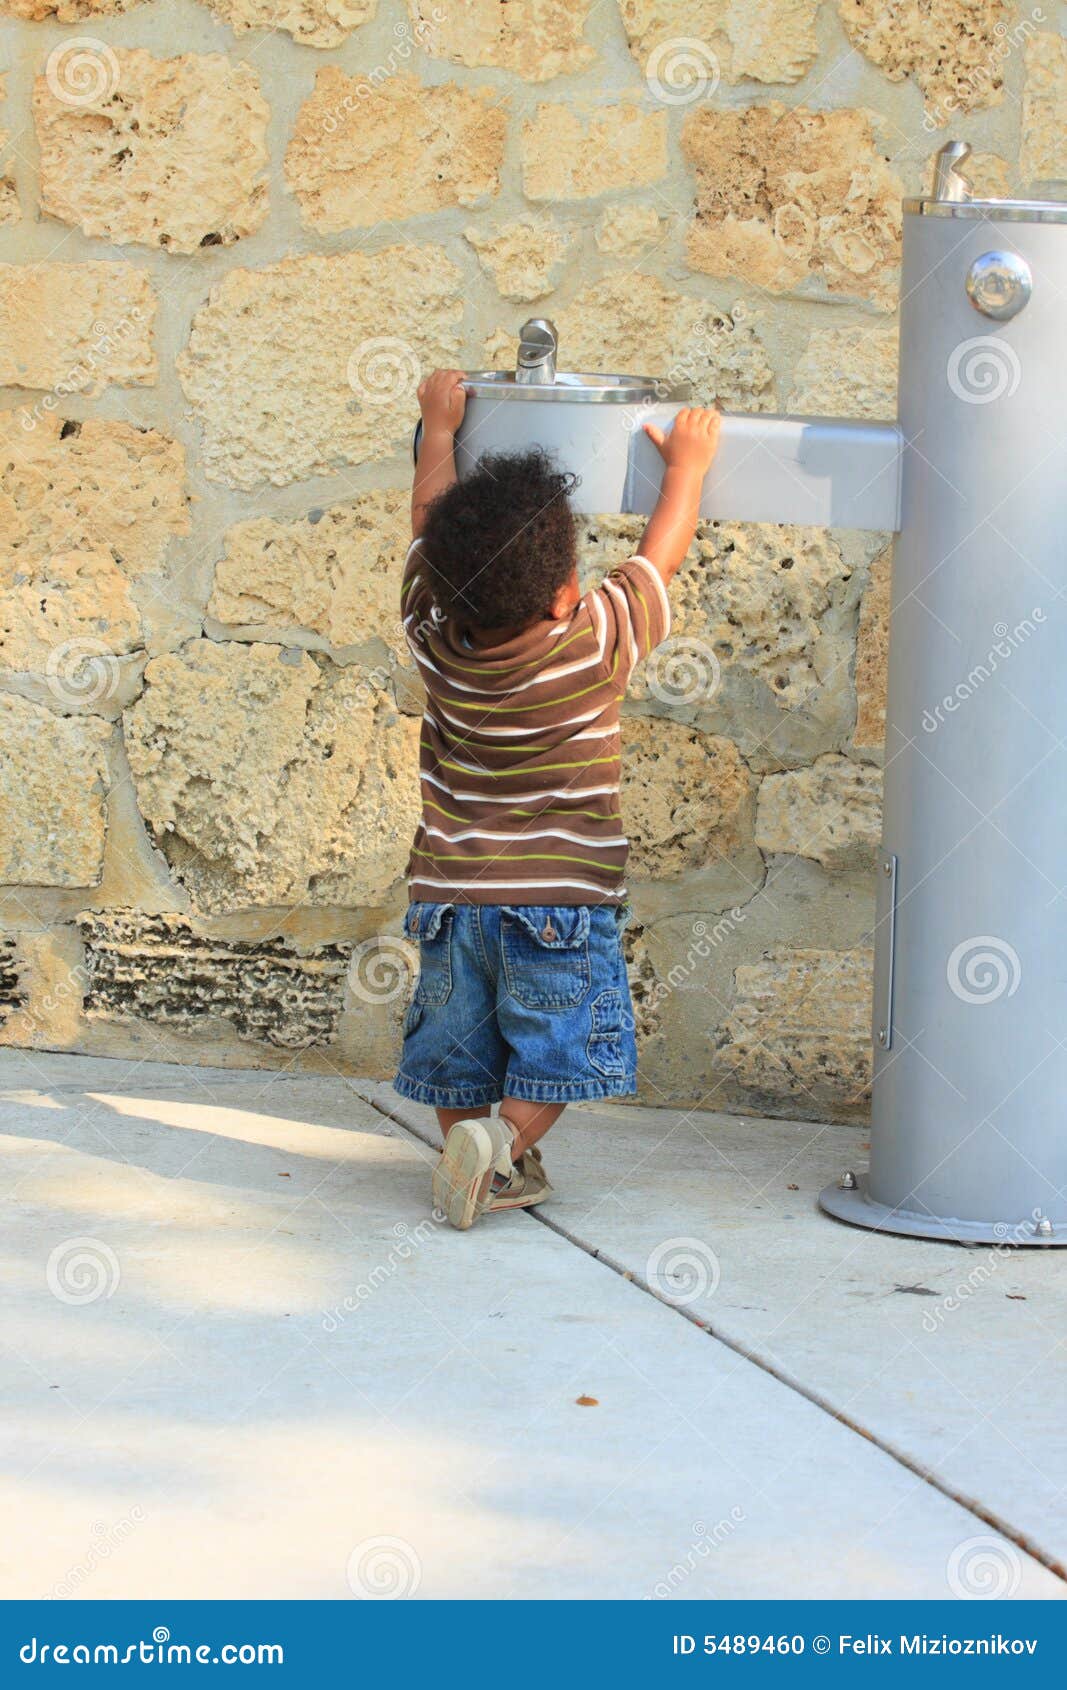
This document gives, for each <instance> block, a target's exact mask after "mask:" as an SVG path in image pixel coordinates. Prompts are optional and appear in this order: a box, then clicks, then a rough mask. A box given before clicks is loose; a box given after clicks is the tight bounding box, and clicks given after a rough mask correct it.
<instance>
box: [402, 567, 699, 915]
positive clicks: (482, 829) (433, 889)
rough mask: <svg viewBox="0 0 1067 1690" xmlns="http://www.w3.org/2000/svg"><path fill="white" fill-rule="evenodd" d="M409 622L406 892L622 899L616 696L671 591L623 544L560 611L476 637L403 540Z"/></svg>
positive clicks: (661, 634)
mask: <svg viewBox="0 0 1067 1690" xmlns="http://www.w3.org/2000/svg"><path fill="white" fill-rule="evenodd" d="M402 605H403V616H404V632H405V634H406V636H407V641H408V645H409V647H410V649H411V652H412V655H413V657H414V659H415V661H416V663H417V664H418V667H419V672H420V674H421V675H422V679H423V682H424V683H425V687H426V710H425V715H424V716H423V723H422V739H421V750H420V772H421V785H422V821H421V823H420V825H419V828H418V831H417V833H416V835H415V841H414V844H413V846H412V851H411V858H410V861H409V863H408V877H409V892H410V896H411V898H412V899H413V900H426V901H428V902H440V901H442V900H444V899H448V900H449V901H450V902H453V903H461V904H507V903H514V904H601V903H618V902H619V901H620V900H621V899H622V898H623V897H624V896H625V893H626V887H625V886H624V884H623V876H624V872H625V868H626V855H627V840H626V837H625V835H624V834H623V831H622V823H621V820H620V815H619V772H620V769H619V753H620V745H619V705H620V704H621V702H622V698H623V695H624V693H625V691H626V685H627V682H628V681H629V679H630V675H631V673H632V672H633V668H634V665H635V664H636V663H637V662H639V661H640V659H641V658H644V657H647V656H648V655H649V653H650V652H651V651H652V649H653V648H654V647H655V646H657V645H658V644H659V642H660V641H661V640H663V639H665V638H666V636H667V633H668V631H669V629H670V606H669V604H668V602H667V591H666V588H665V587H664V585H663V582H662V580H661V579H660V576H659V575H658V573H657V571H656V570H655V569H654V568H653V567H652V565H651V564H650V563H649V562H648V560H647V558H643V557H632V558H630V559H629V561H628V562H627V563H624V564H622V565H621V566H620V567H619V568H618V569H615V570H613V571H612V573H611V574H610V575H609V576H607V578H606V579H605V580H604V581H603V582H602V583H601V584H600V586H599V587H596V588H594V589H593V590H592V591H591V592H588V593H586V594H585V597H584V598H582V599H581V600H580V601H579V603H578V604H577V605H576V606H575V608H574V610H573V611H572V612H571V613H570V615H569V616H568V617H566V618H565V619H564V620H563V621H561V622H550V621H545V622H537V623H534V624H533V625H532V626H531V627H529V628H525V629H524V630H523V631H522V633H520V634H516V635H515V636H514V637H513V638H511V639H508V640H505V641H503V642H502V643H501V644H500V645H493V646H487V647H483V646H475V645H472V644H471V643H470V642H469V641H468V640H467V639H466V638H465V636H464V633H463V630H462V628H461V626H460V625H459V624H458V623H457V621H456V619H455V618H453V617H451V616H444V615H442V613H441V612H440V610H439V609H438V607H437V605H436V604H435V603H434V600H433V593H432V589H431V586H430V582H429V579H428V576H427V572H426V570H425V567H424V566H422V565H421V561H420V555H419V543H418V541H416V542H415V543H414V545H413V546H412V548H411V550H410V552H409V553H408V560H407V566H406V568H405V570H404V584H403V592H402Z"/></svg>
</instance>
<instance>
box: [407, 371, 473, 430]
mask: <svg viewBox="0 0 1067 1690" xmlns="http://www.w3.org/2000/svg"><path fill="white" fill-rule="evenodd" d="M466 408H467V391H466V388H465V387H464V386H463V371H462V370H435V371H434V372H433V375H432V376H427V377H426V380H425V381H420V383H419V409H420V411H421V412H422V426H423V430H424V432H425V433H427V434H433V433H438V434H455V432H456V430H457V428H458V427H459V425H460V423H461V422H462V421H463V413H464V411H465V410H466Z"/></svg>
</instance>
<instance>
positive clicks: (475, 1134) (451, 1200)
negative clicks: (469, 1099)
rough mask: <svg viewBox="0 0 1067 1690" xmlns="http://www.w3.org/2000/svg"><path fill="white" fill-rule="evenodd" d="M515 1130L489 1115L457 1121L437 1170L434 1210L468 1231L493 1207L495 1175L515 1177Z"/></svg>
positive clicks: (446, 1141)
mask: <svg viewBox="0 0 1067 1690" xmlns="http://www.w3.org/2000/svg"><path fill="white" fill-rule="evenodd" d="M512 1142H513V1141H512V1133H511V1128H510V1127H509V1126H508V1124H507V1122H506V1121H501V1120H498V1119H497V1118H496V1117H495V1116H491V1115H486V1116H485V1117H483V1118H477V1119H473V1120H470V1121H457V1122H456V1124H455V1126H454V1127H452V1128H451V1130H450V1131H449V1134H448V1137H447V1138H446V1139H445V1147H444V1149H443V1150H442V1152H441V1158H440V1161H439V1162H438V1164H437V1166H436V1168H435V1169H434V1171H433V1202H434V1208H435V1209H440V1210H441V1212H442V1213H443V1214H444V1216H445V1217H446V1219H447V1220H448V1222H449V1224H450V1225H451V1226H454V1227H458V1229H459V1230H460V1232H465V1231H466V1230H467V1228H468V1227H469V1226H473V1224H474V1222H475V1221H476V1220H477V1219H478V1216H479V1215H481V1214H484V1213H485V1211H486V1209H488V1208H489V1206H490V1202H491V1199H492V1192H493V1175H494V1174H495V1173H498V1174H502V1175H505V1176H509V1177H510V1176H513V1174H514V1168H513V1165H512V1161H511V1145H512Z"/></svg>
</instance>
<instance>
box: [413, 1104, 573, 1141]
mask: <svg viewBox="0 0 1067 1690" xmlns="http://www.w3.org/2000/svg"><path fill="white" fill-rule="evenodd" d="M492 1113H493V1109H492V1105H491V1104H489V1103H482V1104H479V1106H478V1108H477V1109H438V1111H437V1124H438V1126H439V1127H440V1129H441V1137H442V1138H447V1137H448V1134H449V1131H450V1129H451V1128H452V1127H454V1126H455V1124H456V1122H457V1121H473V1120H476V1119H477V1118H478V1117H479V1116H481V1115H491V1114H492ZM549 1124H550V1125H551V1123H549Z"/></svg>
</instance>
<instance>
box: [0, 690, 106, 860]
mask: <svg viewBox="0 0 1067 1690" xmlns="http://www.w3.org/2000/svg"><path fill="white" fill-rule="evenodd" d="M111 736H112V730H111V728H110V726H109V725H108V723H106V722H102V721H100V720H99V719H98V718H97V717H94V716H78V717H72V716H56V715H53V713H52V712H51V711H50V710H45V709H42V708H41V706H40V705H37V704H31V703H30V702H29V700H27V699H24V698H19V697H17V696H15V695H14V694H12V693H0V885H10V886H95V885H97V884H98V882H99V880H100V877H101V874H102V872H103V863H104V837H105V833H106V827H107V809H106V799H107V792H108V786H109V776H108V763H107V747H108V744H109V742H110V740H111Z"/></svg>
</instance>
